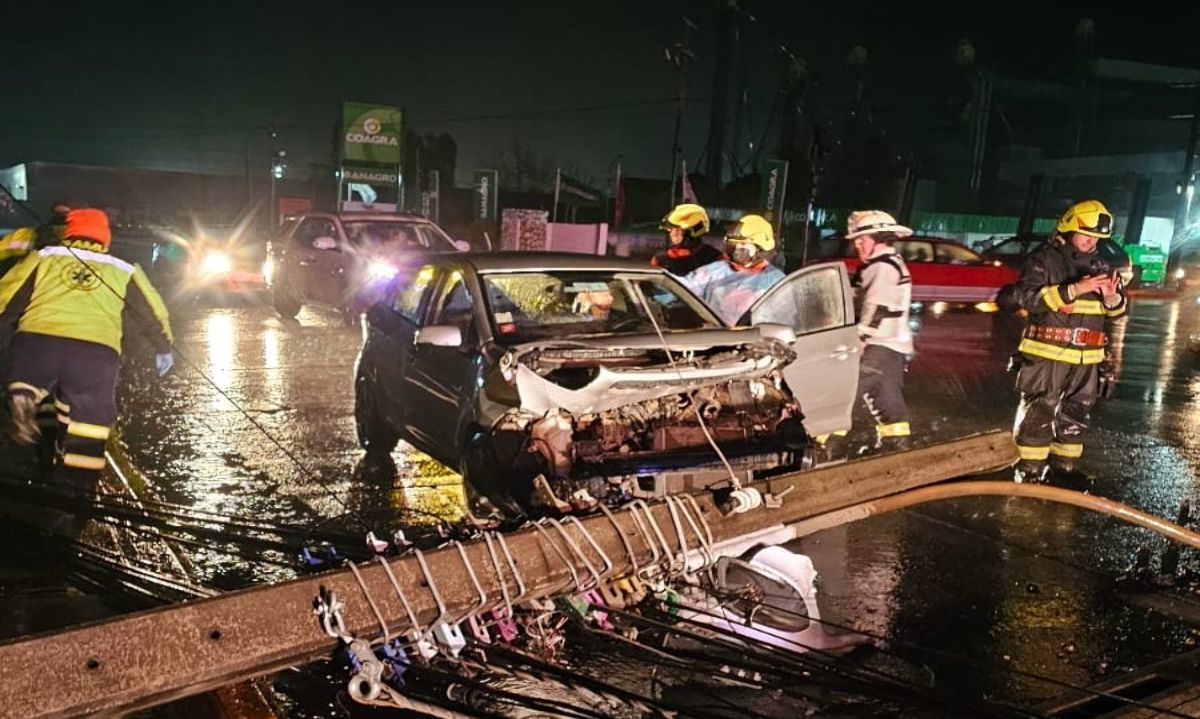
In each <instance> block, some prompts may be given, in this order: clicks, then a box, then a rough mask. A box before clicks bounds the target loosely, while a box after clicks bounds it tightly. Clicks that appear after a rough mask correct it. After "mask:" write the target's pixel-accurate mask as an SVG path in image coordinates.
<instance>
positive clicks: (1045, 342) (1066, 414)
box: [1013, 200, 1126, 482]
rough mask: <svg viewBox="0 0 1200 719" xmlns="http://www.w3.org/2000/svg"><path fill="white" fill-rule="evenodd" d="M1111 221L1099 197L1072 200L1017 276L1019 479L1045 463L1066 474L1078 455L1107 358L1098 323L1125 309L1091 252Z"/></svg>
mask: <svg viewBox="0 0 1200 719" xmlns="http://www.w3.org/2000/svg"><path fill="white" fill-rule="evenodd" d="M1112 225H1113V218H1112V213H1110V212H1109V211H1108V208H1107V207H1105V206H1104V205H1103V204H1102V203H1101V202H1099V201H1098V200H1086V201H1084V202H1079V203H1076V204H1074V205H1072V206H1071V207H1069V208H1067V211H1066V212H1065V213H1064V214H1063V216H1062V218H1060V219H1059V221H1058V224H1057V225H1056V226H1055V230H1054V233H1053V235H1051V238H1050V242H1049V243H1048V244H1047V245H1046V246H1045V247H1043V248H1041V249H1039V250H1037V251H1036V252H1034V253H1033V255H1031V256H1030V258H1029V259H1028V260H1027V261H1026V263H1025V267H1024V268H1023V269H1022V270H1021V277H1020V279H1018V280H1017V284H1016V288H1015V290H1014V293H1013V294H1014V297H1015V300H1016V301H1017V303H1018V304H1019V305H1020V306H1021V308H1022V309H1024V310H1025V311H1027V312H1028V313H1029V320H1028V323H1027V325H1026V327H1025V331H1024V332H1023V334H1022V338H1021V342H1020V344H1019V345H1018V346H1017V350H1018V352H1019V353H1020V360H1021V368H1020V371H1019V372H1018V374H1017V390H1018V391H1019V392H1020V393H1021V404H1020V407H1019V408H1018V409H1017V417H1016V423H1015V424H1016V440H1017V449H1018V450H1019V451H1020V456H1021V459H1020V461H1019V462H1018V463H1017V467H1016V473H1015V477H1014V479H1015V480H1016V481H1018V482H1042V481H1045V479H1046V474H1047V470H1048V469H1053V470H1054V471H1055V472H1056V473H1062V474H1069V473H1072V472H1074V471H1075V466H1076V464H1077V462H1078V461H1079V458H1080V457H1081V456H1082V455H1083V435H1084V433H1086V432H1087V427H1088V414H1089V412H1090V411H1091V408H1092V405H1093V404H1094V403H1095V401H1096V398H1097V395H1098V393H1099V390H1100V375H1101V371H1100V369H1101V363H1102V362H1104V360H1105V357H1106V351H1105V346H1106V344H1107V339H1108V338H1107V335H1106V333H1105V331H1104V328H1105V323H1106V321H1107V320H1108V319H1109V318H1112V317H1119V316H1121V315H1122V314H1124V313H1125V308H1126V301H1125V294H1124V292H1123V291H1122V288H1121V282H1120V279H1119V276H1118V274H1117V273H1116V272H1114V271H1112V268H1111V267H1109V266H1108V264H1107V263H1106V262H1105V261H1104V260H1103V259H1101V258H1100V257H1099V256H1098V255H1097V253H1096V244H1097V243H1098V242H1099V241H1100V240H1101V239H1105V238H1107V237H1109V236H1111V235H1112Z"/></svg>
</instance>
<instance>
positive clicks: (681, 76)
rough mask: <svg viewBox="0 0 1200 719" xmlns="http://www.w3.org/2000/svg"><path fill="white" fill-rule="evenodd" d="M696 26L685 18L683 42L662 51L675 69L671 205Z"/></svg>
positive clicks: (673, 197) (681, 149) (676, 179)
mask: <svg viewBox="0 0 1200 719" xmlns="http://www.w3.org/2000/svg"><path fill="white" fill-rule="evenodd" d="M695 29H696V24H695V23H693V22H692V21H691V20H689V19H687V18H686V17H684V18H683V40H682V41H681V42H677V43H675V44H674V45H672V46H671V47H669V48H667V49H666V50H664V53H665V54H666V57H667V62H669V63H671V65H672V66H673V67H674V68H675V81H676V95H675V134H674V136H673V137H672V139H671V204H672V205H674V204H675V185H676V184H677V182H678V181H679V155H680V153H682V152H683V148H682V147H680V146H679V131H680V128H681V127H682V125H683V111H684V109H685V105H686V104H687V72H686V69H687V63H689V62H692V61H694V60H695V59H696V56H695V55H694V54H693V53H692V48H691V45H692V31H693V30H695Z"/></svg>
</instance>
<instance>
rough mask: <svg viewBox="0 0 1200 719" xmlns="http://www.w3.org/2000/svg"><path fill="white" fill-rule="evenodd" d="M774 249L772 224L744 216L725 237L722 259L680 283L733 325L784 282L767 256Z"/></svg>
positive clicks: (781, 273) (777, 269)
mask: <svg viewBox="0 0 1200 719" xmlns="http://www.w3.org/2000/svg"><path fill="white" fill-rule="evenodd" d="M774 249H775V232H774V231H773V230H772V229H771V223H769V222H767V221H766V220H765V219H763V218H762V217H761V216H759V215H746V216H745V217H743V218H742V219H741V221H740V222H738V224H737V226H736V227H735V228H734V229H733V232H731V233H730V234H729V235H727V236H726V237H725V256H724V257H723V258H721V259H719V260H717V261H715V262H710V263H708V264H707V265H703V266H702V267H699V268H697V269H695V270H693V271H692V272H690V273H689V274H687V275H686V276H684V277H683V278H682V279H683V282H684V284H685V285H687V286H688V289H690V290H692V291H693V292H695V293H696V294H697V295H699V296H700V299H702V300H704V301H705V302H706V303H708V306H709V307H712V308H713V309H714V310H716V312H717V314H718V315H720V316H721V318H722V319H723V320H725V321H726V322H727V323H729V324H730V325H735V324H737V322H738V320H739V319H741V317H742V315H744V314H745V313H746V310H748V309H750V306H751V305H753V304H754V301H755V300H757V299H758V298H759V297H762V295H763V293H764V292H766V291H767V290H768V289H769V288H770V287H771V286H772V285H774V284H775V283H776V282H778V281H780V280H782V279H783V272H782V271H781V270H780V269H779V268H778V267H776V266H775V265H773V264H771V263H770V262H769V257H768V254H767V253H769V252H771V251H772V250H774Z"/></svg>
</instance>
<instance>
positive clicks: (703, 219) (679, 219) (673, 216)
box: [658, 202, 709, 237]
mask: <svg viewBox="0 0 1200 719" xmlns="http://www.w3.org/2000/svg"><path fill="white" fill-rule="evenodd" d="M672 227H679V228H682V229H683V230H684V231H685V232H687V233H688V234H689V235H691V236H692V237H700V236H702V235H705V234H708V227H709V225H708V213H707V212H705V211H704V208H703V207H701V206H700V205H695V204H692V203H690V202H689V203H685V204H682V205H676V206H675V209H673V210H671V211H670V212H668V213H667V216H666V217H664V218H663V219H662V224H660V225H659V227H658V229H660V230H669V229H671V228H672Z"/></svg>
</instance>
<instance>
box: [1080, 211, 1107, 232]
mask: <svg viewBox="0 0 1200 719" xmlns="http://www.w3.org/2000/svg"><path fill="white" fill-rule="evenodd" d="M1075 223H1076V224H1077V225H1078V226H1079V231H1080V232H1085V233H1088V234H1097V235H1106V236H1107V235H1111V234H1112V227H1113V218H1112V215H1110V214H1108V213H1107V212H1099V211H1095V210H1093V211H1091V212H1081V213H1079V214H1078V215H1076V216H1075Z"/></svg>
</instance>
